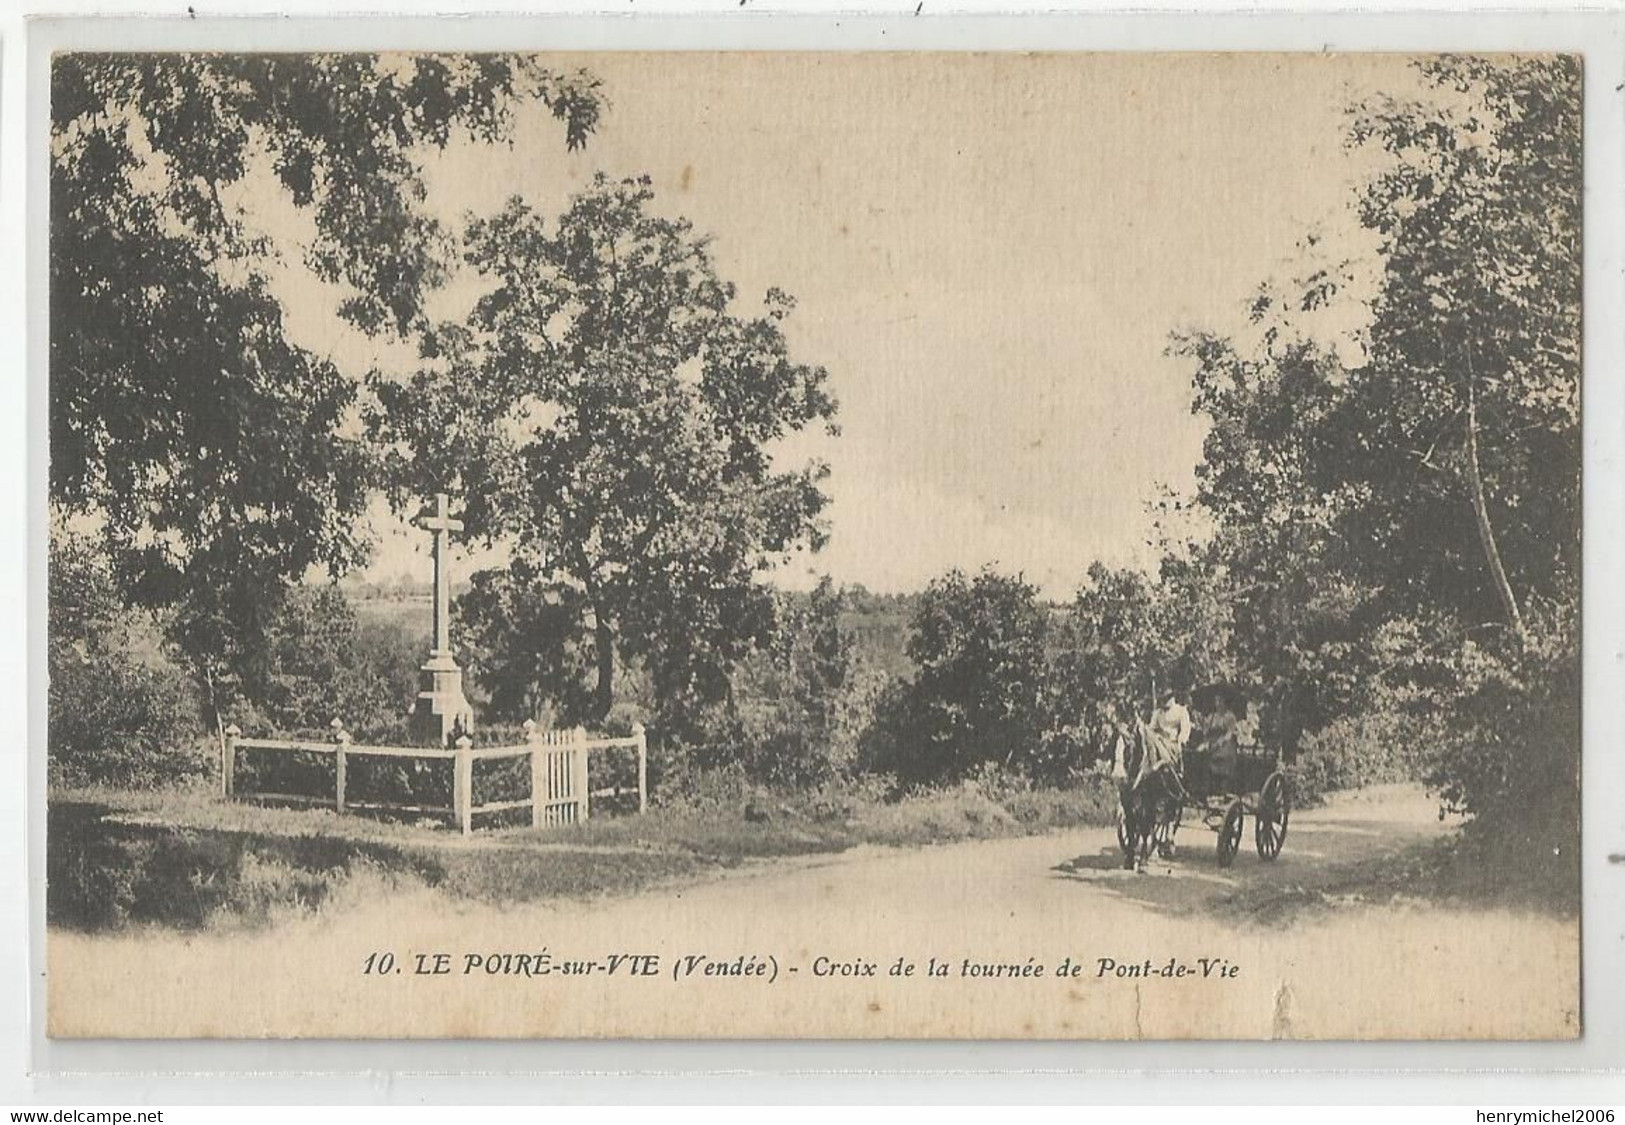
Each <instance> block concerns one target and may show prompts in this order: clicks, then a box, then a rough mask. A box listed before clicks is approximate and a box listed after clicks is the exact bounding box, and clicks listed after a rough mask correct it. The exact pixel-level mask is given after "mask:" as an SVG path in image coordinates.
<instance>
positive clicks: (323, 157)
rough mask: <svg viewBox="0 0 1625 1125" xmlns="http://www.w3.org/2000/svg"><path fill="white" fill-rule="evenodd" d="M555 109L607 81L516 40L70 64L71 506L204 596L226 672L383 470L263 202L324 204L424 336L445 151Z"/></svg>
mask: <svg viewBox="0 0 1625 1125" xmlns="http://www.w3.org/2000/svg"><path fill="white" fill-rule="evenodd" d="M537 100H539V101H540V102H541V103H542V104H543V105H545V106H546V107H547V108H548V109H549V110H550V111H551V112H552V114H553V115H554V116H556V117H557V118H558V119H559V120H560V121H562V122H563V123H564V128H565V139H566V143H567V144H568V145H569V146H570V147H572V148H573V147H578V146H580V145H581V144H583V143H584V142H585V140H586V138H587V136H588V135H589V134H590V132H591V131H592V129H593V127H594V124H595V122H596V120H597V114H598V108H599V100H598V94H597V90H596V83H595V82H594V81H593V80H592V79H591V78H590V77H588V76H586V75H585V74H581V73H576V74H569V75H564V74H558V73H554V72H552V71H548V70H545V69H543V68H541V67H538V66H537V65H535V63H534V62H533V61H532V60H529V59H526V58H522V57H517V56H512V55H494V54H493V55H463V56H456V57H451V56H434V55H395V56H378V55H366V54H345V55H270V54H267V55H223V54H202V53H198V54H139V55H137V54H64V55H59V56H57V57H56V59H55V60H54V62H53V66H52V73H51V123H52V144H51V253H50V349H51V354H50V371H51V382H50V438H51V464H50V498H51V503H52V505H53V507H54V508H55V509H56V510H57V511H58V512H59V513H61V514H64V515H70V516H73V515H77V516H84V517H88V522H89V523H91V524H93V525H94V526H96V527H98V529H99V533H100V535H101V538H102V541H103V548H104V550H105V551H106V552H107V554H108V557H109V560H110V562H111V574H112V576H113V578H114V580H115V581H116V582H117V583H118V584H119V586H120V588H121V590H122V591H123V592H124V594H125V595H126V596H127V597H128V598H129V599H131V600H132V601H133V602H135V603H136V604H140V605H146V606H153V607H158V606H172V605H177V604H180V605H183V606H184V607H185V612H184V613H183V614H182V615H181V616H180V617H179V618H177V621H179V622H180V623H181V626H182V628H181V632H182V635H183V639H185V640H186V641H188V647H189V648H190V649H192V650H193V651H194V653H203V654H208V655H202V656H200V657H199V659H200V660H202V661H203V662H204V663H205V665H207V667H206V668H205V672H206V673H207V674H208V675H209V677H210V678H211V684H212V677H213V676H214V674H215V673H217V672H223V671H224V668H223V665H224V664H225V663H229V657H230V652H229V651H228V649H229V648H230V647H231V646H228V645H226V644H225V642H224V641H223V640H221V638H223V637H224V636H225V635H226V634H227V633H230V634H234V635H235V636H236V638H237V639H236V642H234V643H235V644H236V645H237V646H238V647H241V646H242V645H248V646H249V647H252V645H253V641H252V637H253V636H254V635H256V634H259V633H263V631H264V628H265V627H266V625H267V621H268V620H269V618H270V617H271V616H273V615H274V612H275V609H276V606H275V604H274V603H275V602H276V601H277V588H278V587H280V586H282V585H284V584H286V583H287V582H288V581H290V580H293V579H296V578H297V577H298V576H299V575H301V574H303V573H304V572H305V571H306V570H307V569H308V568H309V567H310V566H311V565H313V564H321V565H326V566H327V567H328V568H330V569H331V570H334V571H338V570H342V569H343V568H344V567H346V566H348V565H350V564H351V563H353V562H354V561H355V560H356V559H357V558H358V556H359V555H360V553H361V552H362V551H363V549H364V544H363V542H362V541H361V539H360V537H359V533H358V530H357V527H358V525H357V520H356V517H357V515H358V514H359V512H360V510H361V508H362V506H363V504H364V501H365V497H366V492H367V488H368V485H369V482H370V479H371V476H370V473H369V458H368V455H367V451H366V449H365V448H364V446H363V444H362V442H361V441H360V440H359V437H358V436H356V435H355V433H354V426H353V421H354V414H355V411H356V407H357V388H358V381H357V380H356V379H354V378H353V377H351V376H350V375H347V373H345V372H341V371H339V370H338V369H337V368H335V367H334V365H333V364H331V363H330V362H328V361H326V360H325V359H322V358H321V357H319V356H316V355H314V354H312V353H311V352H310V351H308V350H307V349H305V348H303V347H301V346H299V344H298V343H297V342H295V341H294V340H293V339H291V338H290V337H289V335H288V333H287V330H286V324H285V320H284V315H283V309H282V307H281V305H280V303H279V301H278V299H277V297H276V294H275V292H274V289H273V286H272V282H271V277H272V275H273V270H274V269H275V267H276V264H277V263H278V261H279V260H281V259H283V258H285V257H287V256H289V255H291V254H297V253H298V252H299V251H300V249H301V248H299V247H294V246H288V245H283V244H280V243H279V242H278V241H276V240H273V239H272V238H271V237H269V236H268V235H267V234H266V232H265V231H264V230H263V229H261V228H259V227H257V226H256V225H255V216H254V215H253V214H252V213H250V211H249V210H247V209H246V208H245V205H244V204H243V203H242V202H241V197H242V193H243V192H244V191H245V190H252V191H254V192H266V191H269V192H273V193H280V194H281V195H282V196H283V198H284V199H285V200H287V201H289V202H291V203H292V205H293V206H294V207H295V208H296V209H298V210H299V211H300V212H303V213H304V214H306V215H308V216H309V217H310V220H311V222H312V226H313V231H314V234H313V236H312V238H311V240H310V242H309V244H308V245H306V246H304V247H303V248H302V249H303V260H304V263H305V265H307V266H308V267H309V268H310V269H311V270H313V271H314V273H315V274H316V275H317V276H318V277H320V278H322V279H323V280H325V281H329V282H334V283H337V284H339V285H340V286H342V287H343V289H344V291H345V292H346V294H347V296H346V298H345V299H344V301H343V304H342V307H341V309H340V311H341V313H342V315H343V316H345V317H346V318H348V319H349V320H350V321H351V322H353V323H354V324H356V325H358V326H360V327H361V328H362V329H364V330H366V331H368V332H409V331H412V330H414V329H415V328H416V327H418V326H419V325H420V324H421V323H422V320H423V313H422V307H423V298H424V294H425V292H426V291H428V290H429V289H432V288H433V287H434V286H436V285H437V284H439V283H440V282H441V281H442V280H443V278H444V277H445V276H446V258H447V254H448V252H449V251H450V250H452V249H453V244H452V242H451V240H449V239H448V237H447V235H446V233H445V232H444V231H443V230H442V229H441V228H440V225H439V224H438V223H437V222H436V221H435V220H434V219H433V218H432V217H431V216H430V215H429V214H428V213H427V212H426V210H425V202H426V191H425V186H424V182H423V178H422V170H421V167H420V164H419V160H420V157H421V156H422V155H423V154H424V153H426V152H428V151H430V150H433V149H436V148H443V147H444V146H446V145H447V144H449V143H450V142H451V141H452V140H453V139H455V138H458V137H472V138H474V139H476V140H480V141H485V142H490V143H495V142H498V141H500V140H502V139H503V138H505V137H507V136H509V135H510V133H511V127H512V125H513V122H514V120H515V114H516V112H517V111H518V109H519V107H521V106H524V105H526V104H530V103H534V102H535V101H537ZM200 646H201V647H200Z"/></svg>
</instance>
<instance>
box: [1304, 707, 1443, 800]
mask: <svg viewBox="0 0 1625 1125" xmlns="http://www.w3.org/2000/svg"><path fill="white" fill-rule="evenodd" d="M1429 726H1430V724H1429V723H1428V721H1427V720H1426V718H1424V717H1423V716H1420V715H1417V714H1415V713H1414V712H1406V711H1402V710H1399V709H1396V708H1387V709H1383V710H1376V711H1368V712H1363V713H1361V714H1358V715H1350V716H1345V717H1343V718H1341V719H1337V720H1335V721H1334V722H1332V723H1331V724H1329V725H1328V726H1326V727H1324V728H1322V729H1321V730H1318V731H1315V732H1313V733H1312V734H1308V735H1306V736H1304V739H1303V742H1302V743H1301V744H1300V746H1299V751H1298V757H1297V760H1296V762H1294V763H1293V770H1292V784H1293V793H1294V796H1295V798H1296V799H1298V800H1300V801H1314V800H1318V799H1319V798H1320V797H1321V796H1322V795H1323V794H1326V793H1329V792H1333V791H1335V790H1339V789H1359V788H1362V787H1364V786H1367V785H1382V784H1387V783H1391V782H1398V781H1417V780H1421V779H1422V777H1423V776H1424V773H1425V771H1426V758H1427V749H1428V747H1429V745H1430V744H1431V740H1432V737H1433V736H1432V735H1431V734H1430V733H1429Z"/></svg>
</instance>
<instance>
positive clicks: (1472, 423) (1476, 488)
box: [1467, 372, 1524, 641]
mask: <svg viewBox="0 0 1625 1125" xmlns="http://www.w3.org/2000/svg"><path fill="white" fill-rule="evenodd" d="M1467 474H1468V477H1469V478H1470V480H1471V483H1472V486H1473V513H1474V515H1476V516H1477V517H1478V538H1479V541H1480V542H1482V543H1483V545H1484V559H1485V561H1486V562H1487V563H1488V564H1489V568H1490V578H1491V579H1492V580H1493V581H1494V583H1495V592H1496V593H1497V594H1498V595H1500V598H1501V607H1502V609H1504V610H1505V611H1506V615H1507V623H1508V624H1510V625H1511V626H1512V631H1513V633H1515V634H1516V635H1517V637H1518V639H1519V640H1520V641H1521V640H1523V639H1524V629H1523V614H1522V613H1520V612H1519V611H1518V599H1517V598H1516V597H1515V596H1514V595H1513V593H1512V584H1511V583H1510V582H1508V581H1507V572H1506V568H1505V567H1504V566H1502V565H1501V551H1500V549H1499V548H1498V547H1496V545H1495V529H1494V528H1493V527H1491V526H1490V510H1489V507H1488V505H1487V504H1486V503H1485V501H1484V478H1483V476H1482V474H1480V472H1479V468H1478V396H1477V395H1476V394H1475V393H1474V391H1473V381H1472V376H1471V373H1470V372H1469V375H1468V379H1467Z"/></svg>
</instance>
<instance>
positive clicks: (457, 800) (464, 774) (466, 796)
mask: <svg viewBox="0 0 1625 1125" xmlns="http://www.w3.org/2000/svg"><path fill="white" fill-rule="evenodd" d="M454 764H455V765H456V769H457V777H456V782H455V784H454V786H453V793H452V803H453V804H454V805H455V806H456V812H457V827H458V828H460V829H462V833H463V835H464V836H467V835H469V834H470V833H471V832H473V831H474V740H473V739H472V738H469V737H468V735H466V734H465V735H462V736H461V737H460V738H458V739H457V749H456V751H455V757H454Z"/></svg>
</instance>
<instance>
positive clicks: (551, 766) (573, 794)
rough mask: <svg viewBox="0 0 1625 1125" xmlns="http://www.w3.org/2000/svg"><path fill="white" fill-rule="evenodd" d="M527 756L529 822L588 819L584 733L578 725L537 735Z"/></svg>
mask: <svg viewBox="0 0 1625 1125" xmlns="http://www.w3.org/2000/svg"><path fill="white" fill-rule="evenodd" d="M540 738H541V746H540V747H539V750H538V752H537V753H534V754H532V755H531V759H530V785H531V789H530V792H531V800H532V802H533V804H532V806H531V821H532V823H533V824H534V825H535V826H536V827H538V828H543V827H549V826H552V825H555V824H580V823H581V822H582V821H584V820H586V819H587V815H588V808H589V803H588V793H587V753H588V746H587V732H586V731H585V730H583V729H582V728H581V727H573V728H571V729H569V730H552V731H547V732H546V733H544V734H542V735H541V736H540Z"/></svg>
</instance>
